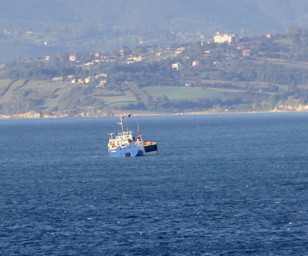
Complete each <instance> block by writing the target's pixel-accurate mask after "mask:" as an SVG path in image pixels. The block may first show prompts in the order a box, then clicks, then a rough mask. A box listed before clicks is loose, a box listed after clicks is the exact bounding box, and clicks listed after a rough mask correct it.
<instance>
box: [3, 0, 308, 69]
mask: <svg viewBox="0 0 308 256" xmlns="http://www.w3.org/2000/svg"><path fill="white" fill-rule="evenodd" d="M0 4H1V8H0V63H5V62H8V61H11V60H13V59H18V58H22V59H26V58H35V57H38V56H44V55H51V54H58V53H61V52H65V51H69V52H78V51H88V52H89V51H98V50H100V51H106V50H112V49H118V48H120V47H122V46H123V45H127V46H129V47H134V46H136V45H137V44H138V43H139V42H140V41H143V42H144V43H146V44H150V45H153V44H159V45H170V44H173V43H175V42H184V41H188V40H196V38H200V34H203V35H204V36H205V38H209V37H211V36H212V35H213V33H214V32H216V31H221V32H229V33H240V34H241V35H244V34H246V35H252V34H256V33H265V32H270V31H273V30H277V31H283V30H287V29H288V28H289V27H292V26H298V27H302V28H307V27H308V15H307V13H308V2H307V1H306V0H285V1H280V0H251V1H247V0H233V1H226V0H193V1H189V2H188V1H177V0H169V1H163V0H156V1H144V0H129V1H123V0H114V1H109V0H88V1H76V0H66V1H62V0H53V1H49V0H27V1H19V0H11V1H4V0H1V1H0Z"/></svg>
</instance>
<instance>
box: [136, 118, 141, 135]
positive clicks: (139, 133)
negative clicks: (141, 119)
mask: <svg viewBox="0 0 308 256" xmlns="http://www.w3.org/2000/svg"><path fill="white" fill-rule="evenodd" d="M136 124H137V130H138V135H141V131H140V128H139V124H138V122H137V121H136Z"/></svg>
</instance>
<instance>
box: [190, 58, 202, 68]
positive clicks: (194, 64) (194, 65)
mask: <svg viewBox="0 0 308 256" xmlns="http://www.w3.org/2000/svg"><path fill="white" fill-rule="evenodd" d="M199 65H200V61H199V60H194V61H193V62H192V63H191V66H192V67H197V66H199Z"/></svg>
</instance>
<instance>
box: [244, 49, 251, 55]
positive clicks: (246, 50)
mask: <svg viewBox="0 0 308 256" xmlns="http://www.w3.org/2000/svg"><path fill="white" fill-rule="evenodd" d="M250 54H251V50H250V49H245V50H243V52H242V55H243V56H244V57H249V56H250Z"/></svg>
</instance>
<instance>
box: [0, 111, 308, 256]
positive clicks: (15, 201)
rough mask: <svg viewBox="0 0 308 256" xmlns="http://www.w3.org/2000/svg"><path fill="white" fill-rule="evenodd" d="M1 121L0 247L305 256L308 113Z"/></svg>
mask: <svg viewBox="0 0 308 256" xmlns="http://www.w3.org/2000/svg"><path fill="white" fill-rule="evenodd" d="M117 121H118V119H117V118H115V117H110V118H88V119H82V118H76V119H53V120H48V119H47V120H43V119H39V120H0V146H1V148H0V254H1V255H307V254H308V233H307V232H308V137H307V135H308V114H307V113H306V114H239V115H237V114H234V115H207V116H152V117H134V116H133V117H131V118H130V119H129V120H128V125H129V128H131V129H133V130H136V123H137V122H138V124H139V127H140V128H141V131H142V132H143V137H144V138H145V139H153V140H156V141H157V143H158V147H159V153H158V154H157V155H152V156H146V157H140V158H124V159H116V158H109V157H108V155H107V147H106V144H107V141H108V133H109V132H114V131H118V128H119V126H118V125H117V124H116V122H117Z"/></svg>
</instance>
